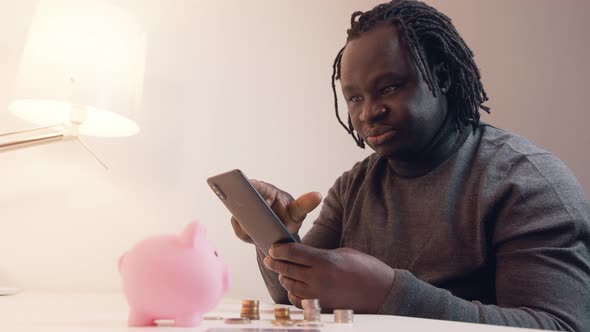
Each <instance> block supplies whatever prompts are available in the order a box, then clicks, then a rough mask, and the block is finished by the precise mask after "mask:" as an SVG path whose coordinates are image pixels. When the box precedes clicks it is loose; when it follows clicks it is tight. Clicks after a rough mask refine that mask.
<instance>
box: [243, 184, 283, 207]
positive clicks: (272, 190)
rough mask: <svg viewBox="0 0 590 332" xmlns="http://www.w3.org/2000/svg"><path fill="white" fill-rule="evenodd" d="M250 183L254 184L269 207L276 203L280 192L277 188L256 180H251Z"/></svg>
mask: <svg viewBox="0 0 590 332" xmlns="http://www.w3.org/2000/svg"><path fill="white" fill-rule="evenodd" d="M250 183H252V186H253V187H254V189H256V191H257V192H258V193H259V194H260V196H262V198H263V199H264V200H265V201H266V204H268V206H271V205H272V204H273V203H274V201H275V200H276V197H277V194H278V191H279V190H278V189H277V188H276V187H275V186H273V185H271V184H268V183H266V182H263V181H258V180H255V179H250Z"/></svg>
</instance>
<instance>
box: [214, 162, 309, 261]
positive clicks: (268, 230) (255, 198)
mask: <svg viewBox="0 0 590 332" xmlns="http://www.w3.org/2000/svg"><path fill="white" fill-rule="evenodd" d="M207 183H208V184H209V187H211V189H213V192H214V193H215V194H216V195H217V197H218V198H219V199H220V200H221V202H222V203H223V204H224V205H225V207H226V208H227V209H228V210H229V211H230V212H231V213H232V215H233V216H234V218H236V219H237V220H238V222H239V223H240V225H241V226H242V228H243V229H244V230H245V231H246V232H247V233H248V234H249V235H250V237H251V238H252V240H253V241H254V244H255V245H256V246H257V247H258V248H260V249H261V250H262V251H263V252H264V253H265V254H266V255H268V249H270V247H271V246H272V245H273V244H275V243H289V242H299V241H298V240H297V239H296V238H295V237H293V235H291V234H290V233H289V231H288V230H287V228H285V225H283V222H281V220H280V219H279V217H277V215H276V214H275V213H274V211H273V210H272V209H271V208H270V207H269V206H268V205H267V204H266V201H265V200H264V198H262V196H260V194H259V193H258V191H256V189H255V188H254V186H253V185H252V183H251V182H250V180H248V178H247V177H246V175H244V173H243V172H242V171H240V170H239V169H234V170H232V171H229V172H226V173H222V174H219V175H215V176H212V177H210V178H208V179H207Z"/></svg>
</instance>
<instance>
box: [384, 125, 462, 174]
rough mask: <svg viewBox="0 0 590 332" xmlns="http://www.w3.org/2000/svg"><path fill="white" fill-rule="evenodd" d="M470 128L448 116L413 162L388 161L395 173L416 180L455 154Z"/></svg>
mask: <svg viewBox="0 0 590 332" xmlns="http://www.w3.org/2000/svg"><path fill="white" fill-rule="evenodd" d="M470 128H471V127H470V126H465V125H460V127H457V122H456V121H454V119H453V117H452V116H450V115H447V117H446V119H445V121H444V122H443V124H442V126H441V128H440V130H439V131H438V133H437V134H436V135H435V137H434V138H433V139H432V141H431V142H430V144H428V146H426V148H425V149H424V150H423V151H422V152H421V153H420V154H419V155H418V156H417V157H416V158H415V159H413V160H404V161H399V160H392V159H390V160H388V163H389V166H390V168H391V169H392V170H393V172H394V173H395V174H396V175H398V176H400V177H404V178H416V177H420V176H423V175H426V174H428V173H429V172H430V171H432V170H434V169H435V168H436V167H438V166H439V165H440V164H442V163H443V162H444V161H445V160H447V159H448V158H449V157H450V156H451V155H452V154H454V153H455V152H456V151H457V150H459V148H460V147H461V145H463V143H464V142H465V140H466V139H467V137H468V136H469V134H470V132H471V130H470Z"/></svg>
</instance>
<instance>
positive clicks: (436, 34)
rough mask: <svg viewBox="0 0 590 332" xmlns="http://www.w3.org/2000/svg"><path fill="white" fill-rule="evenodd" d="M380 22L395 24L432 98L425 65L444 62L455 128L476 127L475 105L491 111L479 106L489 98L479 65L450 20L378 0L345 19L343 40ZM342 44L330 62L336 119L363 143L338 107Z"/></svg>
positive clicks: (411, 2)
mask: <svg viewBox="0 0 590 332" xmlns="http://www.w3.org/2000/svg"><path fill="white" fill-rule="evenodd" d="M382 24H394V25H395V26H396V27H397V28H398V30H399V32H400V38H401V39H402V40H403V41H404V42H405V43H406V45H408V49H409V50H410V55H411V58H412V60H413V62H414V64H415V65H416V67H418V70H419V71H420V75H421V76H422V79H424V81H426V84H427V85H428V88H429V89H430V91H431V92H432V94H433V95H434V96H435V97H436V89H435V85H434V78H433V73H432V72H431V70H430V66H429V65H428V64H429V63H431V64H434V63H435V62H436V61H438V62H441V63H444V64H445V66H446V69H447V70H448V74H449V78H450V81H451V82H452V85H451V86H450V87H449V90H448V92H447V98H448V103H449V109H450V110H451V112H453V116H454V118H455V122H456V125H457V127H458V128H459V129H460V128H462V127H463V126H468V125H471V126H472V127H473V129H474V130H475V128H476V127H477V125H478V123H479V117H480V114H479V109H480V108H481V109H483V110H484V111H486V112H488V113H489V111H490V108H489V107H487V106H485V105H483V103H484V102H485V101H487V100H488V97H487V95H486V92H485V90H484V88H483V85H482V83H481V80H480V78H481V75H480V73H479V69H478V68H477V66H476V64H475V62H474V61H473V52H472V51H471V49H469V47H468V46H467V45H466V44H465V42H464V41H463V38H461V36H460V35H459V33H458V32H457V30H456V29H455V27H454V26H453V24H452V23H451V19H450V18H448V17H447V16H446V15H444V14H442V13H440V12H438V11H437V10H436V9H434V8H432V7H430V6H428V5H426V4H424V3H422V2H419V1H416V0H393V1H391V2H389V3H384V4H380V5H378V6H376V7H375V8H373V9H372V10H370V11H368V12H361V11H357V12H354V13H353V14H352V16H351V18H350V29H348V31H347V34H348V37H347V39H346V43H347V44H348V42H349V41H350V40H352V39H355V38H358V37H360V36H361V35H362V34H363V33H365V32H367V31H370V30H371V29H373V28H375V27H377V26H378V25H382ZM345 48H346V45H345V46H344V47H343V48H342V49H340V51H339V52H338V55H336V59H334V64H333V66H332V91H333V93H334V107H335V109H336V118H338V122H340V125H342V127H344V129H345V130H346V131H347V132H348V133H349V134H350V135H351V136H352V138H353V139H354V141H355V142H356V144H357V145H358V146H359V147H361V148H364V147H365V143H364V141H363V139H362V138H361V136H360V135H359V134H358V133H356V132H355V131H354V128H353V127H352V121H351V119H350V115H349V116H348V124H345V123H344V122H343V121H342V119H341V118H340V115H339V112H338V97H337V94H336V81H337V80H339V79H340V73H341V70H340V68H341V61H342V54H343V53H344V49H345Z"/></svg>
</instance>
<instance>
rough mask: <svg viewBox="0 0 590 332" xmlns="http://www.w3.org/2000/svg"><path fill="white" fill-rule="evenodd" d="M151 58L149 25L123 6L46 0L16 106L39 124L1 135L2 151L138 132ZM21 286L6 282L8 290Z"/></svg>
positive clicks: (34, 24) (35, 22)
mask: <svg viewBox="0 0 590 332" xmlns="http://www.w3.org/2000/svg"><path fill="white" fill-rule="evenodd" d="M144 65H145V33H144V32H143V30H142V29H141V27H140V25H139V24H138V22H137V20H135V19H134V17H132V16H130V15H129V14H128V13H126V12H125V11H124V10H122V9H121V8H117V7H115V6H113V5H112V4H109V3H108V1H104V0H103V1H97V0H84V1H81V0H41V1H40V2H39V3H38V5H37V8H36V10H35V13H34V15H33V19H32V21H31V26H30V28H29V31H28V38H27V41H26V43H25V46H24V49H23V53H22V58H21V61H20V65H19V68H18V76H17V78H16V87H15V93H14V100H13V101H12V102H11V103H10V105H9V107H8V108H9V110H10V111H11V112H12V113H13V114H14V115H16V116H18V117H20V118H22V119H24V120H26V121H28V122H31V123H33V124H34V125H36V127H35V128H34V129H29V130H20V131H14V132H11V133H6V134H0V139H2V140H6V139H7V138H8V139H11V140H9V141H4V142H2V141H0V151H6V150H11V149H17V148H21V147H25V146H30V145H37V144H42V143H48V142H56V141H61V140H64V139H79V136H98V137H122V136H131V135H134V134H137V133H138V132H139V126H138V125H137V124H136V123H135V122H134V121H133V120H131V119H130V118H133V116H134V115H136V111H137V109H138V105H139V101H140V98H141V90H142V87H143V72H144ZM47 131H49V133H47ZM40 133H44V134H40ZM31 134H34V135H36V136H33V137H27V138H22V137H21V138H19V139H13V137H17V136H23V135H31ZM80 142H82V141H81V140H80ZM103 165H104V164H103ZM14 291H15V289H14V288H10V287H2V285H0V295H1V294H9V293H14Z"/></svg>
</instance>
